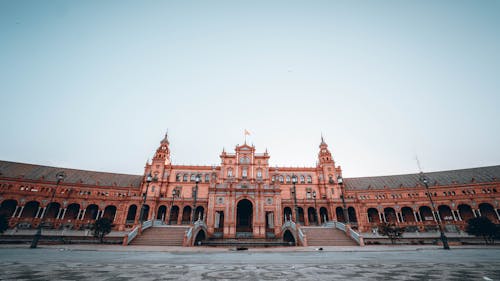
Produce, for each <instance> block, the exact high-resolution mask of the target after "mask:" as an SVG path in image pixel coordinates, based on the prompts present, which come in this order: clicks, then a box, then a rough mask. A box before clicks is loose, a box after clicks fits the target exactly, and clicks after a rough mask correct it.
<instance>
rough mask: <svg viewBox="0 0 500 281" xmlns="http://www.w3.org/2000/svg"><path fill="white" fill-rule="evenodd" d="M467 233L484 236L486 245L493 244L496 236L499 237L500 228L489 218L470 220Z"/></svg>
mask: <svg viewBox="0 0 500 281" xmlns="http://www.w3.org/2000/svg"><path fill="white" fill-rule="evenodd" d="M465 231H466V232H467V233H468V234H470V235H474V236H482V237H483V239H484V242H486V244H493V243H494V242H495V236H498V233H497V232H498V227H497V226H496V225H495V224H494V223H493V222H492V221H491V220H490V219H488V218H487V217H477V218H472V219H470V220H468V221H467V228H466V229H465Z"/></svg>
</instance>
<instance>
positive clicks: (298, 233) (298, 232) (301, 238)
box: [281, 220, 307, 246]
mask: <svg viewBox="0 0 500 281" xmlns="http://www.w3.org/2000/svg"><path fill="white" fill-rule="evenodd" d="M287 228H288V229H291V230H292V232H293V234H294V236H295V237H297V239H298V241H297V245H300V246H307V235H305V234H304V233H303V232H302V229H300V226H299V225H297V224H296V223H295V222H293V221H291V220H287V221H285V223H283V225H282V226H281V233H282V234H283V232H284V231H285V230H286V229H287Z"/></svg>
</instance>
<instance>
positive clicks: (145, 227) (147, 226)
mask: <svg viewBox="0 0 500 281" xmlns="http://www.w3.org/2000/svg"><path fill="white" fill-rule="evenodd" d="M151 226H153V221H152V220H149V221H145V222H143V223H142V228H141V230H146V229H148V228H150V227H151Z"/></svg>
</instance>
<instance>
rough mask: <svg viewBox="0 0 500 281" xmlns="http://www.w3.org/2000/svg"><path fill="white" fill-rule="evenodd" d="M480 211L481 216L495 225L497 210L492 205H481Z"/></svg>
mask: <svg viewBox="0 0 500 281" xmlns="http://www.w3.org/2000/svg"><path fill="white" fill-rule="evenodd" d="M479 211H480V212H481V216H483V217H487V218H488V219H490V220H491V221H492V222H493V223H495V222H496V221H497V215H496V214H495V209H494V208H493V206H492V205H491V204H488V203H481V204H479Z"/></svg>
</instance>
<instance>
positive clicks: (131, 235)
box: [123, 226, 139, 246]
mask: <svg viewBox="0 0 500 281" xmlns="http://www.w3.org/2000/svg"><path fill="white" fill-rule="evenodd" d="M137 234H139V226H136V227H135V228H134V229H132V231H130V232H129V233H128V234H127V235H125V237H124V239H125V241H123V244H124V245H125V246H127V245H128V244H130V242H132V240H134V238H135V237H136V236H137Z"/></svg>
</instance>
